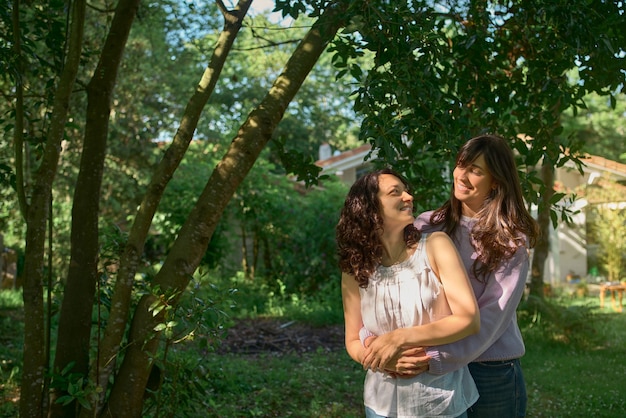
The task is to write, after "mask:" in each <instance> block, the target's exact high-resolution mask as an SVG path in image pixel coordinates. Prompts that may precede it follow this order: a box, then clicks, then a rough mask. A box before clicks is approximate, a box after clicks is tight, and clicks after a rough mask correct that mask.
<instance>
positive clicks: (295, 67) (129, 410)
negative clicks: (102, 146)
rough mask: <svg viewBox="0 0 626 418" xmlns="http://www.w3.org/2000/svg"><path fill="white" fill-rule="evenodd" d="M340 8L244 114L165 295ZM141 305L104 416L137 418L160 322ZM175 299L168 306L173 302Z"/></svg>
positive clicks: (184, 235)
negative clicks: (258, 101) (241, 123)
mask: <svg viewBox="0 0 626 418" xmlns="http://www.w3.org/2000/svg"><path fill="white" fill-rule="evenodd" d="M340 16H341V12H340V10H339V8H335V7H331V8H329V9H327V10H326V11H325V12H324V13H323V14H322V15H321V16H320V18H319V20H318V21H317V22H316V24H315V25H314V26H313V27H312V28H311V30H310V31H309V33H308V34H307V35H306V36H305V38H304V39H303V40H302V42H301V43H300V44H299V45H298V47H297V48H296V50H295V52H294V53H293V55H292V56H291V58H290V59H289V61H288V62H287V64H286V66H285V69H284V71H283V73H282V74H281V75H280V76H279V77H278V79H277V80H276V82H275V83H274V85H273V86H272V88H271V89H270V91H269V93H268V94H267V95H266V96H265V98H264V99H263V101H262V102H261V103H260V105H259V106H258V107H257V108H256V109H255V110H254V111H253V112H252V113H251V114H250V115H249V117H248V119H247V120H246V122H245V123H244V124H243V125H242V127H241V128H240V130H239V133H238V134H237V136H236V137H235V138H234V139H233V141H232V143H231V146H230V147H229V149H228V151H227V153H226V155H225V156H224V158H223V159H222V161H221V162H220V163H219V164H218V166H217V167H216V168H215V170H214V171H213V174H212V175H211V177H210V179H209V181H208V182H207V185H206V186H205V188H204V190H203V192H202V194H201V196H200V198H199V199H198V202H197V203H196V205H195V206H194V208H193V210H192V212H191V214H190V215H189V217H188V218H187V221H186V222H185V224H184V225H183V227H182V228H181V230H180V233H179V235H178V237H177V239H176V241H175V242H174V245H173V247H172V249H171V250H170V253H169V254H168V257H167V258H166V260H165V262H164V264H163V267H162V268H161V270H160V271H159V273H158V274H157V276H156V277H155V279H154V285H155V286H158V287H159V288H160V289H161V290H162V291H163V292H165V293H166V294H173V293H176V294H180V293H179V292H183V291H184V290H185V288H186V287H187V284H188V283H189V279H190V277H191V276H192V275H193V273H194V271H195V270H196V268H197V266H198V264H199V262H200V260H201V258H202V255H203V254H204V252H205V251H206V248H207V246H208V244H209V241H210V239H211V236H212V234H213V232H214V230H215V228H216V226H217V223H218V221H219V219H220V217H221V214H222V212H223V210H224V209H225V207H226V205H227V203H228V201H229V200H230V199H231V197H232V195H233V193H234V192H235V190H236V189H237V187H238V186H239V185H240V184H241V182H242V181H243V179H244V178H245V176H246V174H247V173H248V171H249V170H250V168H251V167H252V165H253V164H254V162H255V161H256V159H257V157H258V156H259V154H260V153H261V151H262V150H263V148H264V147H265V145H266V144H267V142H268V141H269V139H270V138H271V135H272V132H273V131H274V129H275V128H276V126H277V125H278V123H279V121H280V120H281V118H282V116H283V114H284V112H285V109H286V108H287V105H288V104H289V102H290V101H291V100H292V99H293V97H294V96H295V94H296V93H297V91H298V90H299V88H300V86H301V85H302V83H303V81H304V80H305V78H306V77H307V75H308V74H309V72H310V70H311V69H312V68H313V66H314V65H315V63H316V62H317V60H318V59H319V56H320V55H321V53H322V52H323V51H324V49H325V48H326V45H327V44H328V42H330V40H331V39H332V38H333V37H334V36H335V34H336V32H337V30H338V29H339V27H341V26H342V25H343V21H342V20H341V19H340ZM148 302H149V301H142V303H140V305H139V306H138V307H137V309H136V310H135V314H134V317H133V322H132V324H133V325H132V327H131V334H130V338H129V348H128V351H127V353H126V356H125V357H124V361H123V363H122V365H121V368H120V373H119V375H118V378H117V379H116V381H115V384H114V386H113V388H112V389H111V396H110V398H109V404H108V407H107V408H105V410H106V411H107V414H109V413H110V414H111V416H122V415H124V416H127V417H139V416H140V415H141V407H142V397H143V393H144V390H145V385H146V382H147V380H148V376H149V373H150V368H151V364H152V360H151V359H152V358H153V356H154V354H155V351H156V346H157V343H156V341H158V336H159V335H158V333H157V332H155V331H154V328H155V326H156V325H158V323H159V318H155V317H153V314H152V312H150V311H149V310H148V309H147V306H149V303H148ZM177 302H178V298H174V299H173V300H172V301H171V303H174V304H175V303H177Z"/></svg>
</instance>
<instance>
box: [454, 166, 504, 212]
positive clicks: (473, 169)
mask: <svg viewBox="0 0 626 418" xmlns="http://www.w3.org/2000/svg"><path fill="white" fill-rule="evenodd" d="M452 177H453V179H454V197H456V198H457V199H458V200H459V201H460V202H461V204H462V205H463V215H465V216H474V215H475V214H476V213H477V212H478V211H479V210H480V208H481V207H482V206H483V203H484V201H485V199H486V198H487V196H489V193H491V190H492V189H493V188H494V187H495V182H494V180H493V176H492V175H491V173H489V169H488V167H487V163H486V162H485V157H484V156H483V155H479V156H478V157H477V158H476V159H475V160H474V161H472V163H471V164H469V165H467V166H465V167H460V166H456V167H454V172H453V173H452Z"/></svg>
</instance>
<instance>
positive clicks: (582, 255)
mask: <svg viewBox="0 0 626 418" xmlns="http://www.w3.org/2000/svg"><path fill="white" fill-rule="evenodd" d="M370 151H371V146H370V145H369V144H365V145H362V146H360V147H358V148H354V149H351V150H349V151H345V152H336V151H335V152H333V151H332V149H331V148H330V145H328V144H323V145H322V146H321V147H320V155H319V157H320V158H319V160H318V161H317V162H316V165H318V166H319V167H321V168H322V173H323V174H331V175H332V174H334V175H336V176H338V177H339V178H340V179H341V180H342V181H343V182H344V183H346V184H347V185H351V184H352V183H354V181H355V180H356V179H357V178H358V177H359V176H360V175H362V174H363V173H365V172H367V171H368V170H371V168H372V166H371V164H370V163H368V161H366V160H365V159H366V158H368V159H370V158H369V154H370ZM583 161H584V162H585V165H586V166H585V167H583V173H582V174H581V173H580V172H579V171H578V170H577V169H576V168H575V166H574V164H573V163H568V164H565V165H564V166H563V167H559V168H557V169H556V172H555V189H556V190H557V191H559V192H561V191H562V192H576V193H577V195H579V196H582V197H579V198H578V199H576V200H575V201H574V202H573V203H571V205H570V207H569V208H568V209H570V210H571V211H572V212H575V214H574V215H573V217H572V224H571V225H566V224H564V223H560V224H559V225H558V226H557V228H556V229H553V230H551V234H550V255H549V258H548V260H547V261H546V266H545V273H544V283H549V284H553V285H558V284H560V283H563V282H566V281H567V276H568V275H569V276H570V277H572V276H574V277H580V278H587V280H588V281H590V282H598V283H599V282H602V281H604V280H605V278H604V277H601V276H598V275H597V273H595V272H596V271H597V269H595V268H594V267H596V266H595V265H594V262H595V260H596V252H597V249H596V248H595V246H588V245H587V230H588V228H587V216H586V209H587V206H588V204H589V202H588V201H587V199H586V197H585V193H584V191H585V188H586V187H587V186H589V185H593V184H596V185H598V184H600V183H601V182H602V180H603V179H606V178H609V179H611V180H613V181H616V182H618V183H621V184H625V185H626V164H621V163H618V162H616V161H612V160H608V159H606V158H602V157H598V156H593V155H592V156H588V158H585V159H583ZM625 191H626V186H625ZM615 204H617V205H626V192H625V193H624V201H622V202H615ZM590 260H591V262H590Z"/></svg>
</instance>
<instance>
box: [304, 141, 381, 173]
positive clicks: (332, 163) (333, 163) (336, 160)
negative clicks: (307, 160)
mask: <svg viewBox="0 0 626 418" xmlns="http://www.w3.org/2000/svg"><path fill="white" fill-rule="evenodd" d="M371 149H372V146H371V145H370V144H364V145H361V146H360V147H357V148H353V149H351V150H348V151H344V152H342V153H341V154H338V155H334V156H332V157H330V158H326V159H324V160H317V161H316V162H315V165H317V166H318V167H321V168H322V170H323V171H340V170H346V169H348V168H353V167H357V166H359V165H362V164H364V161H365V158H366V157H367V155H368V154H369V153H370V151H371Z"/></svg>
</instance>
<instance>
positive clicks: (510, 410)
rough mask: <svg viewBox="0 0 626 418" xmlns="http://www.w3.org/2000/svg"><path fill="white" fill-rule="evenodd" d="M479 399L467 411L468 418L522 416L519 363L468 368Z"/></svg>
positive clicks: (486, 363)
mask: <svg viewBox="0 0 626 418" xmlns="http://www.w3.org/2000/svg"><path fill="white" fill-rule="evenodd" d="M468 367H469V370H470V373H471V374H472V377H473V378H474V382H476V387H477V388H478V393H479V394H480V397H479V398H478V401H477V402H476V403H475V404H474V405H472V406H471V407H470V409H468V410H467V414H468V416H469V418H520V417H524V416H526V401H527V396H526V384H525V383H524V374H523V373H522V367H521V364H520V361H519V359H514V360H505V361H484V362H474V363H470V364H469V365H468Z"/></svg>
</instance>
